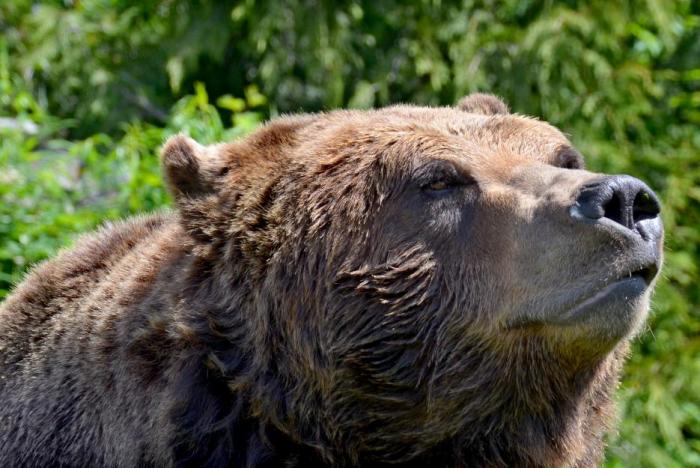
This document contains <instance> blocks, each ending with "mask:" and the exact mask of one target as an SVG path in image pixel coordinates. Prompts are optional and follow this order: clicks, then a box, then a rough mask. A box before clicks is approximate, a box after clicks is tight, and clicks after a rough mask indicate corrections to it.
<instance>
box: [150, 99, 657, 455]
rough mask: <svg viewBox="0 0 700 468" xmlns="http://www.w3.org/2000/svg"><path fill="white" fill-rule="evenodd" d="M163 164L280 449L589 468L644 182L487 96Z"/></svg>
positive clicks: (634, 287)
mask: <svg viewBox="0 0 700 468" xmlns="http://www.w3.org/2000/svg"><path fill="white" fill-rule="evenodd" d="M163 164H164V170H165V172H166V176H167V178H168V180H169V184H170V186H171V188H172V190H173V193H174V195H175V199H176V203H177V204H178V206H179V207H180V213H181V218H182V223H183V225H184V226H185V227H186V229H187V230H188V232H189V233H190V234H191V237H192V239H194V249H195V251H197V252H199V255H200V257H201V258H202V259H206V260H205V261H206V262H207V263H208V264H214V265H216V268H217V269H219V271H220V272H226V274H223V273H220V275H219V276H221V277H222V278H224V282H220V283H219V285H218V287H214V288H210V289H214V290H216V291H217V292H216V294H217V302H218V303H224V304H225V303H230V302H232V299H231V297H229V296H231V295H234V296H238V295H240V294H241V286H240V285H239V284H240V280H235V282H236V287H233V289H232V286H231V283H230V282H229V283H226V280H228V281H231V280H232V279H235V278H245V286H244V287H243V290H245V291H246V295H247V296H246V297H252V298H253V299H252V300H251V299H247V300H246V301H245V302H246V308H248V309H249V311H250V312H249V314H251V315H249V316H248V319H254V320H255V321H256V324H255V327H256V328H255V330H254V332H253V333H252V335H253V336H254V337H255V340H256V341H257V342H256V343H254V344H251V345H250V346H251V347H254V348H255V349H256V352H255V354H256V356H259V355H265V356H266V360H267V363H266V364H264V366H266V368H269V367H270V366H274V368H275V369H276V371H277V372H281V373H282V374H284V377H283V378H282V380H284V381H287V382H295V384H294V385H293V386H292V387H293V389H294V390H293V391H291V392H289V388H287V390H286V391H287V392H288V393H287V397H288V398H289V399H291V401H292V402H290V401H286V402H285V404H284V406H285V408H283V409H278V411H277V415H276V416H275V418H279V419H280V420H284V419H285V418H286V420H287V421H286V422H280V423H279V425H280V427H284V430H285V431H289V427H291V426H294V427H295V429H294V430H295V431H296V432H295V438H298V439H299V440H305V441H309V442H308V443H309V444H310V445H316V446H324V447H333V449H328V451H327V452H325V455H324V456H326V457H327V458H328V459H333V457H336V458H337V457H338V456H340V457H341V458H342V457H346V458H347V459H349V460H353V461H355V462H358V460H359V461H362V460H371V461H372V462H373V463H376V462H392V463H397V462H401V461H408V460H412V459H416V457H419V456H420V455H421V454H424V453H426V452H427V451H429V450H430V449H431V448H432V447H436V446H441V444H442V446H443V447H444V446H445V444H447V445H450V446H454V447H457V448H454V447H453V448H451V449H445V450H448V451H450V450H451V451H455V450H456V451H457V452H459V450H463V454H462V457H463V459H471V460H478V456H481V455H478V456H477V454H476V452H470V450H472V449H471V448H469V449H466V451H464V447H474V446H479V447H481V448H480V449H479V451H480V452H479V453H481V454H482V455H483V453H485V452H486V450H485V449H483V445H484V443H486V444H487V445H489V446H491V447H492V448H493V447H496V448H498V450H500V452H501V455H500V456H501V458H502V460H505V461H506V462H507V461H508V460H511V461H512V460H520V461H521V462H523V463H526V462H525V461H528V462H531V463H533V464H545V465H546V464H551V463H555V462H562V463H564V461H565V460H583V459H587V460H589V461H590V460H594V459H596V458H597V457H599V456H600V448H599V447H597V448H595V449H591V445H595V444H590V443H589V444H587V443H586V440H587V439H590V438H600V435H601V434H602V431H603V428H604V427H605V425H606V421H607V418H608V415H607V410H606V408H607V406H608V402H607V399H608V398H609V392H610V390H611V389H610V388H609V386H610V382H612V381H614V380H615V379H616V373H617V369H618V367H619V364H620V360H621V359H622V356H623V355H624V352H625V349H626V342H627V339H628V338H629V337H630V336H632V335H633V334H634V333H636V332H637V331H638V330H639V328H640V325H641V324H642V323H643V321H644V318H645V315H646V312H647V309H648V303H649V292H650V290H651V286H652V283H653V280H654V278H655V276H656V272H657V271H658V269H659V266H660V262H661V243H662V228H661V224H660V221H659V218H658V212H659V208H658V201H657V200H656V198H655V196H654V194H653V192H651V190H650V189H648V187H646V186H645V185H644V184H643V183H641V182H639V181H637V180H635V179H632V178H629V177H622V176H618V177H609V176H603V175H601V174H595V173H591V172H588V171H586V170H585V169H584V168H583V158H582V156H581V155H580V154H579V153H578V152H577V151H576V150H575V149H574V148H573V146H572V145H571V143H570V142H569V141H568V139H567V138H566V137H565V136H564V135H563V134H562V133H561V132H560V131H558V130H557V129H555V128H554V127H552V126H550V125H549V124H547V123H544V122H541V121H538V120H535V119H532V118H528V117H523V116H518V115H513V114H509V113H508V110H507V107H506V106H505V104H503V103H502V102H501V101H499V100H497V99H495V98H493V97H491V96H487V95H473V96H470V97H468V98H466V99H464V100H463V101H461V102H460V104H459V106H458V108H456V109H452V108H440V109H433V108H419V107H412V106H396V107H391V108H386V109H382V110H377V111H368V112H352V111H339V112H333V113H329V114H321V115H315V116H305V117H301V118H299V117H296V118H285V119H281V120H278V121H276V122H273V123H271V124H270V125H268V126H267V127H266V128H264V129H262V130H261V131H259V132H257V133H256V134H254V135H252V136H251V137H250V138H248V139H247V140H245V141H243V142H238V143H232V144H225V145H217V146H213V147H208V148H205V147H201V146H199V145H197V144H196V143H194V142H192V141H191V140H189V139H187V138H185V137H175V138H174V139H173V140H171V141H170V142H169V143H168V144H167V145H166V146H165V149H164V151H163ZM198 249H199V250H198ZM210 268H211V267H210ZM234 302H235V301H234ZM271 362H274V364H271ZM295 392H296V394H295ZM272 394H274V395H276V396H275V397H274V398H273V399H275V398H278V397H279V395H278V394H276V393H275V392H272ZM260 398H262V399H263V400H264V401H265V402H264V403H261V404H260V406H263V407H266V408H273V407H275V406H279V402H275V401H272V400H269V399H267V400H266V399H265V398H264V397H260ZM310 405H311V406H318V407H319V408H320V414H318V412H314V415H313V417H311V416H309V406H310ZM583 419H585V420H587V424H590V426H591V427H589V428H586V427H582V425H581V424H580V421H581V420H583ZM291 421H305V424H301V425H300V424H298V423H292V422H291ZM473 427H478V428H479V430H478V431H476V432H474V433H471V432H470V431H469V430H467V428H473ZM319 434H323V439H324V440H323V443H319V442H318V441H317V440H316V439H317V438H318V435H319ZM552 434H557V435H558V437H559V438H560V439H561V440H559V441H558V442H557V444H554V445H552V444H548V442H547V440H546V439H547V438H548V437H549V438H551V437H552V436H551V435H552ZM485 436H488V437H490V438H491V439H490V440H489V441H488V442H484V440H482V439H483V438H484V437H485ZM514 440H517V441H518V442H517V443H513V441H514ZM310 441H315V442H310ZM446 441H449V442H446ZM479 444H481V445H479ZM533 447H537V449H533ZM494 450H495V449H494ZM564 452H566V454H564ZM338 454H342V455H338ZM467 454H469V455H467ZM469 457H471V458H469ZM475 457H477V458H475ZM586 457H588V458H586ZM485 463H486V462H485Z"/></svg>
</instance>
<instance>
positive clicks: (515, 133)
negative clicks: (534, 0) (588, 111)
mask: <svg viewBox="0 0 700 468" xmlns="http://www.w3.org/2000/svg"><path fill="white" fill-rule="evenodd" d="M303 119H304V120H305V124H306V125H300V127H299V128H295V130H296V131H298V135H297V136H296V138H293V139H294V140H296V141H297V142H298V143H300V144H301V146H302V148H300V151H298V153H299V154H300V156H302V157H304V156H305V155H309V154H310V153H312V151H310V150H315V151H313V153H315V154H314V156H315V158H318V157H323V156H324V153H325V155H329V156H331V157H332V156H333V155H335V154H338V153H340V152H342V151H343V150H347V149H350V150H353V151H355V152H357V151H360V152H361V151H362V149H363V148H367V149H371V148H374V149H376V148H381V147H382V146H386V144H387V143H388V142H396V141H402V142H404V143H414V144H416V145H418V146H420V148H422V149H427V148H429V147H430V146H431V143H434V145H435V146H438V147H447V148H454V149H457V150H459V151H460V152H462V153H466V154H471V155H473V156H476V157H482V156H483V157H491V158H493V157H495V156H499V155H500V156H504V157H506V158H513V157H518V158H529V159H534V160H537V161H540V162H544V163H552V162H555V161H553V159H556V157H558V155H559V154H560V153H561V150H562V149H564V150H569V149H571V143H570V142H569V140H568V139H567V138H566V136H564V134H562V132H560V131H559V130H558V129H557V128H555V127H553V126H552V125H550V124H548V123H546V122H542V121H540V120H537V119H535V118H532V117H526V116H521V115H518V114H498V115H482V114H474V113H468V112H465V111H462V110H459V109H455V108H450V107H439V108H431V107H418V106H412V105H398V106H393V107H387V108H384V109H377V110H371V111H352V110H342V111H334V112H329V113H325V114H315V115H313V116H306V117H303ZM291 121H294V118H292V119H289V118H287V119H282V121H281V122H274V121H273V122H272V123H271V124H270V128H269V130H272V131H275V126H276V125H281V126H282V127H285V128H287V127H289V126H290V125H289V122H291ZM368 153H370V154H376V153H372V152H369V151H368Z"/></svg>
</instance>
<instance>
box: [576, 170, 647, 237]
mask: <svg viewBox="0 0 700 468" xmlns="http://www.w3.org/2000/svg"><path fill="white" fill-rule="evenodd" d="M576 207H577V213H578V214H579V215H581V216H583V217H584V218H587V219H589V220H593V221H596V220H599V219H602V218H607V219H609V220H611V221H614V222H615V223H616V224H618V225H621V226H624V227H626V228H627V229H630V230H633V231H639V232H640V234H641V233H642V232H641V230H640V229H639V227H640V226H641V225H640V223H642V222H643V221H646V220H651V219H654V218H657V217H658V215H659V211H660V209H659V201H658V199H657V198H656V195H654V192H652V191H651V189H649V188H648V187H647V186H646V185H645V184H644V183H643V182H642V181H640V180H638V179H635V178H634V177H630V176H608V177H605V178H604V179H602V180H599V181H598V182H595V183H593V184H589V185H586V186H584V187H583V188H582V190H581V192H580V193H579V196H578V198H577V199H576Z"/></svg>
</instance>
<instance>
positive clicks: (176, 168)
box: [160, 135, 215, 201]
mask: <svg viewBox="0 0 700 468" xmlns="http://www.w3.org/2000/svg"><path fill="white" fill-rule="evenodd" d="M160 160H161V166H162V168H163V176H164V178H165V181H166V183H167V185H168V188H169V189H170V192H171V193H172V195H173V197H174V198H175V200H176V201H177V200H180V199H182V198H197V197H199V196H202V195H206V194H208V193H211V192H212V191H213V189H214V187H213V184H212V180H213V178H214V174H213V172H215V168H214V167H212V166H214V165H215V164H214V161H211V158H209V157H208V154H207V148H206V147H204V146H202V145H200V144H199V143H197V142H196V141H194V140H193V139H192V138H189V137H187V136H185V135H175V136H173V137H170V138H169V139H168V141H167V142H166V143H165V145H164V146H163V149H162V150H161V152H160Z"/></svg>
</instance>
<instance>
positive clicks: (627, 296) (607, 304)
mask: <svg viewBox="0 0 700 468" xmlns="http://www.w3.org/2000/svg"><path fill="white" fill-rule="evenodd" d="M646 270H647V269H643V270H639V271H637V272H634V273H632V274H630V276H627V277H624V278H621V279H618V280H617V281H614V282H612V283H610V284H608V285H607V286H605V287H604V288H602V289H600V290H598V291H596V292H595V293H594V294H592V295H591V296H588V297H586V298H585V299H583V300H581V301H579V302H577V303H576V304H575V305H574V306H573V307H572V308H571V309H570V310H569V311H567V312H566V313H564V314H563V315H560V316H559V317H556V318H554V320H552V322H553V323H555V324H559V325H571V324H574V323H577V322H579V321H581V320H585V318H586V317H588V316H589V315H590V314H591V313H594V312H595V311H600V310H602V311H609V312H611V313H615V312H618V311H621V312H622V311H626V310H628V309H630V308H631V307H634V306H635V304H634V303H636V302H637V301H636V300H637V299H639V298H640V297H641V296H643V295H644V293H645V292H646V291H647V289H648V287H649V284H650V282H651V280H652V279H653V278H654V276H655V275H656V272H653V271H646Z"/></svg>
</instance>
